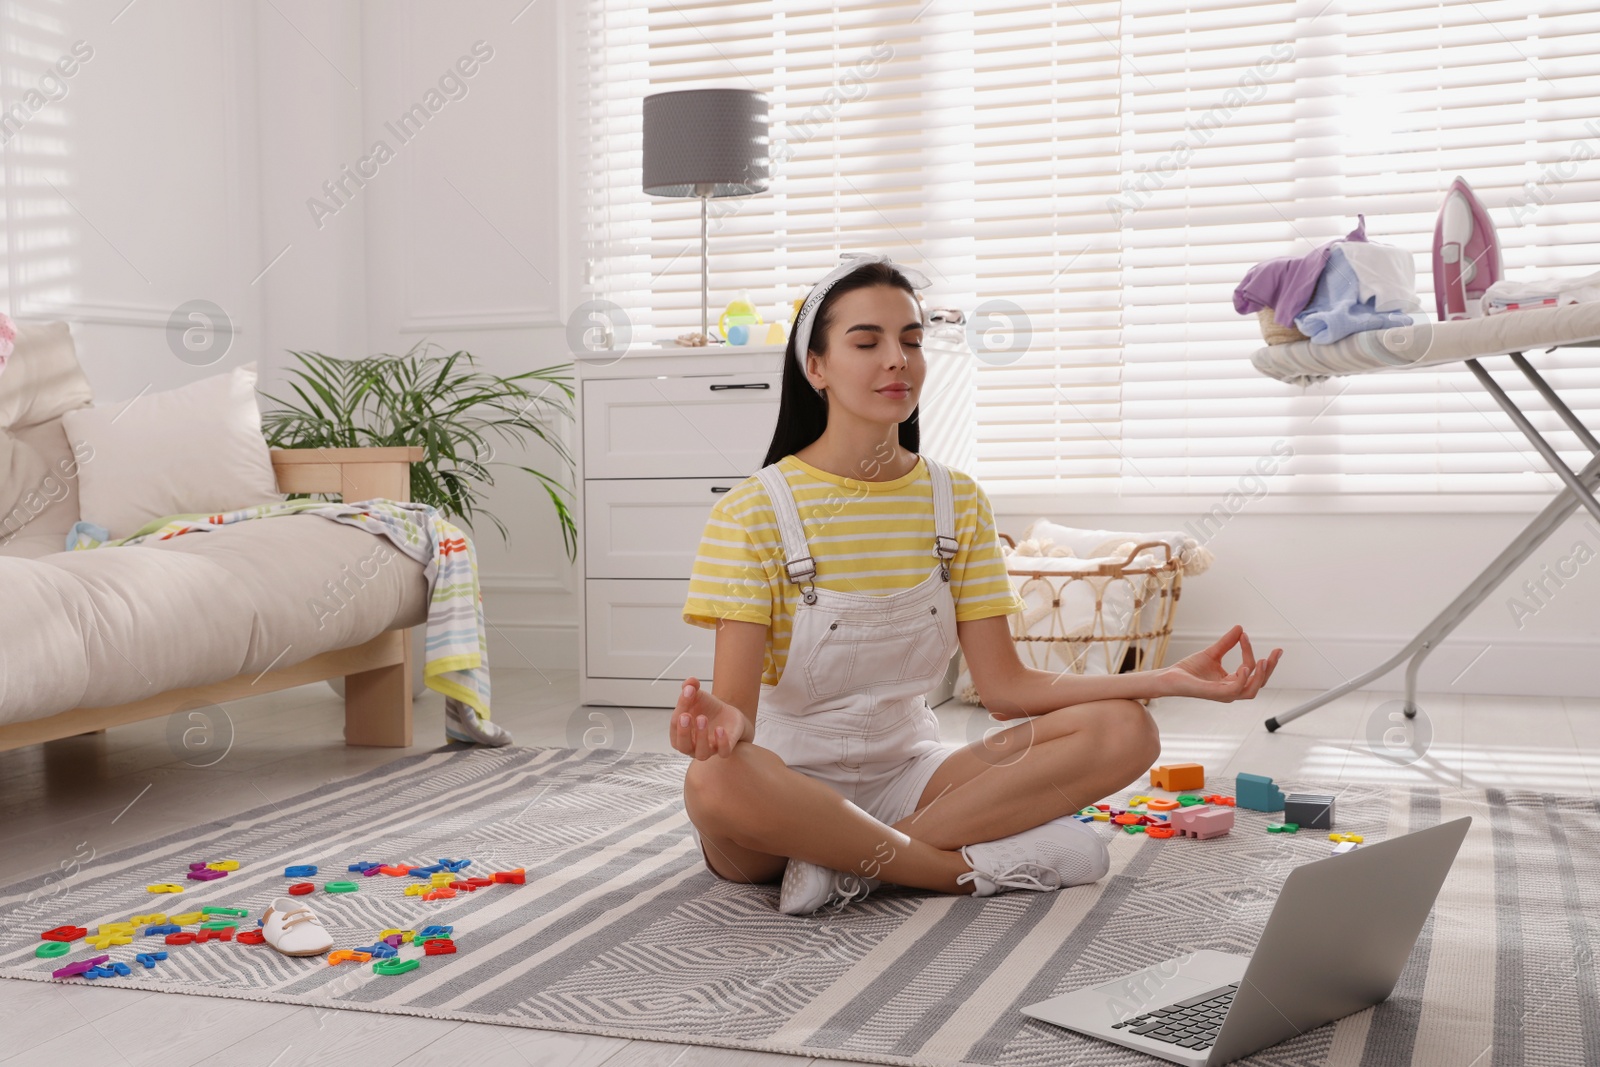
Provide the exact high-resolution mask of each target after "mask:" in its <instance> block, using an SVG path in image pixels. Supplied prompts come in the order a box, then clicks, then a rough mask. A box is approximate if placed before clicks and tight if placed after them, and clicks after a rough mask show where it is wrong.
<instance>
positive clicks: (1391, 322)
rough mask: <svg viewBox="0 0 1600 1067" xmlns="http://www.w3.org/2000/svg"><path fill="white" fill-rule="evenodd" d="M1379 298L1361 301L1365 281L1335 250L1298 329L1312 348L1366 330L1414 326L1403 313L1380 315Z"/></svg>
mask: <svg viewBox="0 0 1600 1067" xmlns="http://www.w3.org/2000/svg"><path fill="white" fill-rule="evenodd" d="M1376 303H1377V297H1376V296H1369V297H1367V299H1365V300H1362V299H1361V281H1360V279H1359V278H1358V277H1357V276H1356V272H1355V269H1354V268H1353V267H1351V266H1350V262H1349V260H1347V259H1345V255H1344V250H1343V249H1341V248H1339V247H1337V246H1335V247H1334V249H1333V251H1332V252H1331V253H1329V255H1328V265H1327V266H1326V267H1324V268H1323V269H1322V275H1321V277H1319V278H1318V279H1317V288H1316V290H1315V291H1314V292H1313V293H1312V294H1311V303H1309V304H1307V305H1306V307H1305V310H1304V311H1302V312H1300V314H1298V315H1296V316H1295V319H1294V325H1295V328H1296V329H1298V330H1299V331H1300V332H1301V333H1303V334H1305V335H1306V336H1307V337H1309V338H1310V339H1311V343H1312V344H1318V345H1329V344H1332V343H1333V342H1335V341H1338V340H1342V339H1343V338H1346V337H1349V336H1350V335H1351V334H1353V333H1360V332H1361V331H1362V330H1386V329H1388V328H1389V327H1390V326H1410V325H1411V321H1412V319H1411V316H1410V315H1407V314H1406V313H1405V312H1403V311H1378V310H1376V308H1375V306H1374V305H1376Z"/></svg>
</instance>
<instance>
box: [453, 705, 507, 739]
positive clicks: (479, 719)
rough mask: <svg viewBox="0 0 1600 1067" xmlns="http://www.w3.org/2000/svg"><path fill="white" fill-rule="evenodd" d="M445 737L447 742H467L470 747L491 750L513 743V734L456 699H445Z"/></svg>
mask: <svg viewBox="0 0 1600 1067" xmlns="http://www.w3.org/2000/svg"><path fill="white" fill-rule="evenodd" d="M444 737H445V740H446V741H465V742H466V743H467V744H469V745H488V746H490V747H491V748H499V747H500V746H501V745H509V744H510V743H511V734H509V733H508V732H506V731H505V730H503V729H501V728H500V727H499V726H496V725H495V724H494V723H492V722H490V721H489V720H488V719H485V718H484V717H483V716H482V715H479V714H478V712H477V709H475V708H474V707H473V706H472V705H471V704H466V703H463V702H462V701H459V700H457V699H456V698H455V697H445V698H444Z"/></svg>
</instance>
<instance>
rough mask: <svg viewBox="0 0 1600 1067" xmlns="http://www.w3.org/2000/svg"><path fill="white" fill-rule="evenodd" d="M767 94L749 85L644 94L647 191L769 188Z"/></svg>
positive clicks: (745, 192)
mask: <svg viewBox="0 0 1600 1067" xmlns="http://www.w3.org/2000/svg"><path fill="white" fill-rule="evenodd" d="M769 163H770V157H769V149H768V145H767V98H766V97H765V96H764V95H762V94H761V93H757V92H752V91H750V90H748V89H684V90H680V91H677V92H671V93H655V94H653V95H651V96H647V97H645V98H644V166H643V170H644V183H643V184H644V191H645V192H647V193H649V194H651V195H652V196H702V195H710V196H750V195H751V194H753V193H760V192H765V191H766V188H767V177H768V167H769Z"/></svg>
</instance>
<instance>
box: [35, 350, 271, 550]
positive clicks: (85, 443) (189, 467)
mask: <svg viewBox="0 0 1600 1067" xmlns="http://www.w3.org/2000/svg"><path fill="white" fill-rule="evenodd" d="M62 425H63V426H65V428H66V431H67V439H68V440H69V441H70V442H71V444H72V447H73V449H74V450H75V451H81V450H85V449H87V450H88V451H90V452H92V453H93V457H94V458H93V459H91V460H89V461H88V462H85V463H83V464H82V465H81V466H80V467H79V474H78V495H79V510H80V512H81V513H82V516H83V519H84V521H86V522H92V523H95V524H96V525H99V526H103V527H105V528H106V530H108V531H109V532H110V535H111V536H112V537H113V538H118V537H128V536H130V535H132V534H133V533H134V532H135V531H137V530H138V529H139V528H140V527H141V526H144V525H145V524H146V523H148V522H150V521H151V520H152V519H159V518H163V517H165V516H167V515H179V514H186V513H190V514H192V513H198V514H203V515H211V514H216V513H218V512H223V511H233V510H235V509H237V508H245V507H251V506H252V505H255V504H270V503H276V502H279V501H281V500H283V495H282V494H281V493H279V492H278V482H277V478H276V477H275V476H274V475H273V471H272V457H271V453H270V452H269V450H268V448H267V441H266V438H265V437H263V436H262V435H261V408H260V406H259V405H258V404H257V403H256V365H255V364H254V363H246V364H245V365H244V366H242V367H236V368H234V369H233V370H232V371H229V372H227V373H225V374H217V375H212V376H211V377H209V378H202V379H200V380H199V381H197V382H191V383H189V384H188V385H185V386H182V387H180V388H177V389H171V390H168V391H167V392H164V393H145V394H144V395H142V396H137V397H135V398H134V399H133V400H131V401H123V402H121V403H116V404H102V405H96V406H94V407H91V408H81V409H79V410H77V411H69V412H67V413H66V414H65V415H64V416H63V417H62Z"/></svg>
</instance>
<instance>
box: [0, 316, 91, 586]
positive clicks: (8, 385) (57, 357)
mask: <svg viewBox="0 0 1600 1067" xmlns="http://www.w3.org/2000/svg"><path fill="white" fill-rule="evenodd" d="M92 401H93V396H92V394H91V393H90V392H89V382H88V379H86V378H85V377H84V376H83V370H82V368H80V367H79V366H78V358H77V355H76V354H75V353H74V351H73V347H72V332H71V331H70V330H69V329H68V327H67V324H66V323H64V322H45V323H32V322H29V323H20V324H18V326H17V337H16V348H15V350H14V351H13V352H12V354H11V358H10V359H9V360H8V361H7V366H6V371H5V373H4V374H0V555H5V554H7V553H9V552H12V551H14V550H15V548H16V543H17V542H18V541H19V540H21V539H26V538H29V537H33V538H35V539H41V538H39V537H38V535H41V534H43V533H45V532H49V533H51V534H54V537H55V542H54V543H55V546H56V547H55V548H54V549H53V551H59V549H60V546H61V544H62V535H64V534H65V533H66V532H67V530H68V529H69V528H70V527H71V526H72V524H73V523H74V522H76V521H77V520H78V491H77V469H78V465H77V462H76V459H75V458H74V457H73V454H72V449H71V448H70V447H69V446H68V444H67V439H66V436H65V435H64V434H63V432H62V430H61V416H62V413H63V412H66V411H70V410H72V409H74V408H81V407H87V406H88V405H89V404H90V403H91V402H92ZM41 540H44V541H47V540H48V538H42V539H41ZM31 554H37V553H31Z"/></svg>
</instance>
